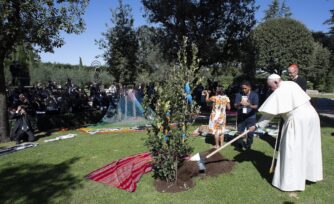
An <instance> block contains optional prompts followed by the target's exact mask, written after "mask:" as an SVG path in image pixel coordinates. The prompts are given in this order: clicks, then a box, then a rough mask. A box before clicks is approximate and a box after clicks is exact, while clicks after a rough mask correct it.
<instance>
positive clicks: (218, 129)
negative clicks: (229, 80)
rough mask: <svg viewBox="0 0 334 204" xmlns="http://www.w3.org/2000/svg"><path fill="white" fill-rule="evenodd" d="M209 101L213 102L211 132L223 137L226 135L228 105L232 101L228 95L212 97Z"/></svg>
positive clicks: (210, 122)
mask: <svg viewBox="0 0 334 204" xmlns="http://www.w3.org/2000/svg"><path fill="white" fill-rule="evenodd" d="M209 100H210V102H213V106H212V112H211V115H210V121H209V131H210V133H211V134H214V135H215V134H218V135H221V134H223V133H224V129H225V125H226V105H227V104H228V103H229V102H230V99H229V98H228V97H227V96H226V95H224V96H221V95H218V96H212V97H211V98H210V99H209Z"/></svg>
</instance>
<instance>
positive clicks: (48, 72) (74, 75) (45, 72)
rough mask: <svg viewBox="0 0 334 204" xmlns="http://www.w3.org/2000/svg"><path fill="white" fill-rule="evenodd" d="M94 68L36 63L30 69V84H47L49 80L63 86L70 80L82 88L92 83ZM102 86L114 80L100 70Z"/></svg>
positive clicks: (103, 70)
mask: <svg viewBox="0 0 334 204" xmlns="http://www.w3.org/2000/svg"><path fill="white" fill-rule="evenodd" d="M94 73H95V71H94V68H92V67H86V66H83V67H81V66H75V65H69V64H51V63H38V64H36V65H35V66H34V67H31V68H30V76H31V82H30V83H31V84H32V85H34V84H37V83H44V84H45V83H47V82H48V81H49V80H51V81H56V82H58V83H60V84H65V83H66V81H67V79H68V78H70V79H71V80H72V82H73V83H74V84H75V85H77V86H80V87H83V86H85V85H87V84H89V83H92V82H93V81H94ZM100 79H101V82H102V84H110V83H112V82H113V81H114V78H113V77H112V76H111V75H110V73H109V72H108V71H107V70H106V69H105V68H102V72H101V73H100Z"/></svg>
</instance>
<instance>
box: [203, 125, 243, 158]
mask: <svg viewBox="0 0 334 204" xmlns="http://www.w3.org/2000/svg"><path fill="white" fill-rule="evenodd" d="M247 133H249V131H248V130H247V131H246V132H243V133H242V134H240V135H238V136H237V137H235V138H233V139H232V140H231V141H229V142H227V143H226V144H224V145H223V146H221V147H219V148H218V149H216V150H215V151H213V152H211V154H209V155H207V156H206V157H205V158H207V159H208V158H210V157H211V156H212V155H214V154H216V153H217V152H219V151H220V150H222V149H224V148H225V147H227V146H229V145H230V144H232V143H233V142H234V141H236V140H238V139H239V138H241V137H243V136H245V135H246V134H247Z"/></svg>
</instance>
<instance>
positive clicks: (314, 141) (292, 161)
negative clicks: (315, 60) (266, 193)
mask: <svg viewBox="0 0 334 204" xmlns="http://www.w3.org/2000/svg"><path fill="white" fill-rule="evenodd" d="M267 83H268V86H269V87H270V88H271V90H272V91H273V93H272V94H271V95H270V96H269V97H268V98H267V100H266V101H265V102H264V103H263V104H262V106H261V107H260V108H259V112H261V113H262V117H261V119H260V120H259V121H258V122H257V123H256V125H255V126H253V127H250V128H249V131H254V130H255V129H256V128H264V127H265V126H266V125H267V124H268V123H269V122H270V120H271V119H272V118H273V117H274V116H277V115H279V116H281V117H283V119H284V124H283V127H282V137H281V141H280V143H279V144H280V150H279V153H278V157H277V164H276V168H275V173H274V177H273V181H272V184H273V186H275V187H277V188H278V189H280V190H282V191H304V190H305V182H306V180H308V181H311V182H317V181H320V180H322V179H323V166H322V153H321V132H320V120H319V116H318V114H317V112H316V111H315V109H314V108H313V106H312V105H311V103H310V97H309V96H308V95H307V94H306V93H305V92H304V91H303V90H302V89H301V88H300V87H299V86H298V84H296V83H295V82H292V81H282V80H281V77H280V76H279V75H277V74H272V75H270V76H269V77H268V80H267Z"/></svg>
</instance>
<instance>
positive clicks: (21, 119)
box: [10, 106, 35, 144]
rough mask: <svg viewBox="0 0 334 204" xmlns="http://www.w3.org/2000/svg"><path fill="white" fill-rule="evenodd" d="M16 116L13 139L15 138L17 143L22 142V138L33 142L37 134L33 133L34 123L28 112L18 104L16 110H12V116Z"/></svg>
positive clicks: (12, 133)
mask: <svg viewBox="0 0 334 204" xmlns="http://www.w3.org/2000/svg"><path fill="white" fill-rule="evenodd" d="M11 118H13V119H14V118H15V119H16V121H15V124H14V127H13V129H12V132H11V136H10V137H11V140H15V141H16V144H20V142H21V141H22V140H26V139H27V140H28V142H33V141H34V140H35V136H34V133H33V129H32V125H31V122H30V119H29V117H28V115H27V112H26V111H25V110H24V108H22V107H21V106H18V107H17V109H16V111H15V112H12V117H11Z"/></svg>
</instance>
